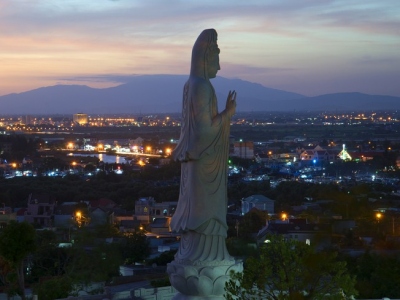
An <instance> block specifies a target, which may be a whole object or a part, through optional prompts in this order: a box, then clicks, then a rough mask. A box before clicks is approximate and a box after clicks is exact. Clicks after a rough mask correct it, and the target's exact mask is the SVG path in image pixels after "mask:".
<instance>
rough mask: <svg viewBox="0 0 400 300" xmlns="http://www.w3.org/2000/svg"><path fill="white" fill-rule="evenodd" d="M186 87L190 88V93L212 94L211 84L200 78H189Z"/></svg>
mask: <svg viewBox="0 0 400 300" xmlns="http://www.w3.org/2000/svg"><path fill="white" fill-rule="evenodd" d="M186 85H187V86H188V87H190V90H191V91H192V93H196V94H197V93H202V94H203V93H206V94H208V93H213V87H212V85H211V82H210V81H209V80H207V79H204V78H201V77H197V76H191V77H190V78H189V80H188V82H187V83H186Z"/></svg>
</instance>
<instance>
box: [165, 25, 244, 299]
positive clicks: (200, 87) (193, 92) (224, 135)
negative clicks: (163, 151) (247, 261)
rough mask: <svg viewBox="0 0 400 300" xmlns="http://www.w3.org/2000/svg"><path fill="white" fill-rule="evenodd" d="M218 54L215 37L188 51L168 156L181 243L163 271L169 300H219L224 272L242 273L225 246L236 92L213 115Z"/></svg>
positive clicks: (209, 33)
mask: <svg viewBox="0 0 400 300" xmlns="http://www.w3.org/2000/svg"><path fill="white" fill-rule="evenodd" d="M219 52H220V50H219V48H218V45H217V32H216V31H215V30H214V29H206V30H204V31H203V32H202V33H201V34H200V36H199V37H198V38H197V40H196V42H195V44H194V46H193V50H192V62H191V70H190V77H189V80H188V81H187V82H186V84H185V86H184V89H183V105H182V117H183V121H182V129H181V136H180V139H179V142H178V145H177V147H176V148H175V149H174V151H173V152H172V157H173V159H175V160H178V161H180V162H181V183H180V193H179V201H178V206H177V209H176V211H175V214H174V216H173V217H172V221H171V229H172V231H175V232H180V233H181V243H180V247H179V250H178V252H177V253H176V255H175V260H174V261H173V262H172V263H170V264H169V266H168V273H169V276H170V280H171V284H172V285H173V286H174V287H175V288H176V289H177V290H178V291H179V292H180V294H179V295H177V296H176V297H175V298H174V299H220V298H221V297H222V295H223V286H224V284H225V281H226V280H227V278H228V277H229V271H230V270H231V269H234V270H235V271H238V269H240V268H241V267H242V264H241V263H237V262H235V260H234V258H233V257H231V256H230V255H229V253H228V251H227V249H226V243H225V239H226V236H227V229H228V227H227V224H226V213H227V170H228V169H227V167H228V166H227V163H228V155H229V130H230V120H231V117H232V116H233V115H234V114H235V111H236V92H235V91H231V92H229V94H228V97H227V100H226V107H225V110H224V111H222V112H221V113H218V105H217V98H216V95H215V91H214V87H213V86H212V84H211V82H210V78H214V77H215V76H216V75H217V72H218V70H220V65H219ZM221 289H222V290H221ZM199 296H201V297H202V298H198V297H199Z"/></svg>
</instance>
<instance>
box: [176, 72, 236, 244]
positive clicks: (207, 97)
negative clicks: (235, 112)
mask: <svg viewBox="0 0 400 300" xmlns="http://www.w3.org/2000/svg"><path fill="white" fill-rule="evenodd" d="M182 115H183V124H182V128H181V137H180V140H179V142H178V145H177V147H176V148H175V149H174V151H173V152H172V157H173V158H174V159H175V160H178V161H181V183H180V192H179V201H178V206H177V208H176V211H175V214H174V216H173V218H172V221H171V229H172V230H173V231H175V232H185V231H195V232H198V233H201V234H205V235H218V236H223V237H226V232H227V224H226V213H227V166H228V165H227V163H228V155H229V130H230V116H229V115H228V114H227V113H226V112H225V111H223V112H222V113H220V114H219V113H218V105H217V99H216V96H215V91H214V88H213V87H212V85H211V83H210V81H209V80H207V79H204V78H199V77H195V76H191V77H190V78H189V80H188V81H187V83H186V84H185V86H184V91H183V105H182Z"/></svg>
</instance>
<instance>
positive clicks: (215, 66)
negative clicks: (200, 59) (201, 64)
mask: <svg viewBox="0 0 400 300" xmlns="http://www.w3.org/2000/svg"><path fill="white" fill-rule="evenodd" d="M220 69H221V68H220V66H219V53H218V51H212V52H211V53H209V54H208V56H207V72H208V74H207V75H208V78H215V77H216V76H217V72H218V70H220Z"/></svg>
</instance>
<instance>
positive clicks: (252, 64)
mask: <svg viewBox="0 0 400 300" xmlns="http://www.w3.org/2000/svg"><path fill="white" fill-rule="evenodd" d="M399 13H400V2H398V1H393V0H385V1H379V2H377V1H371V0H362V1H361V0H351V1H320V0H314V1H297V0H288V1H246V2H243V1H217V2H216V1H201V2H197V1H122V0H120V1H105V0H102V1H75V0H69V1H61V0H54V1H45V0H38V1H23V0H3V1H1V3H0V43H1V45H2V47H1V49H0V62H1V65H2V71H1V73H0V96H2V95H6V94H10V93H21V92H24V91H28V90H31V89H35V88H39V87H43V86H52V85H56V84H81V85H88V86H90V87H99V88H104V87H110V86H117V85H120V84H123V83H126V82H129V81H130V79H131V78H132V76H135V75H141V74H183V75H184V74H188V73H189V67H190V55H191V48H192V46H193V43H194V41H195V39H196V37H197V36H198V34H199V33H200V32H201V31H202V30H203V29H205V28H215V29H216V30H217V31H218V34H219V36H218V42H219V47H220V48H221V70H220V72H219V75H220V76H223V77H226V78H240V79H243V80H247V81H250V82H256V83H260V84H262V85H264V86H266V87H270V88H274V89H280V90H285V91H290V92H294V93H300V94H303V95H306V96H316V95H321V94H327V93H339V92H361V93H367V94H379V95H389V96H397V97H398V96H400V86H399V84H398V78H400V58H399V56H400V55H399V51H398V49H399V46H400V39H399V35H400V32H399V28H400V20H399V18H398V15H399ZM232 88H234V87H232Z"/></svg>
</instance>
